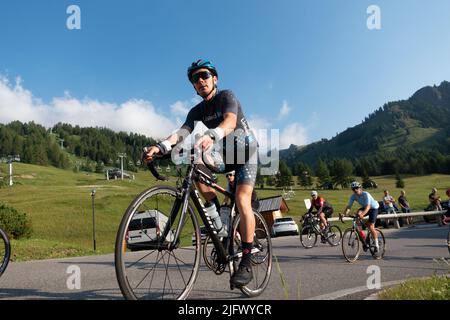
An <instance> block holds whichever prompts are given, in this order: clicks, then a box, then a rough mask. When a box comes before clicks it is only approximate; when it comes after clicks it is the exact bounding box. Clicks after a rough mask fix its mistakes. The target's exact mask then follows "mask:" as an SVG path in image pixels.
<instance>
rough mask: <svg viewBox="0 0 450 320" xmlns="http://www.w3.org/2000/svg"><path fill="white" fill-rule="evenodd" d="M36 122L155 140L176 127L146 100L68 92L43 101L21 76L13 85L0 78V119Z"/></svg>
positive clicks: (0, 120)
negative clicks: (99, 97) (97, 97)
mask: <svg viewBox="0 0 450 320" xmlns="http://www.w3.org/2000/svg"><path fill="white" fill-rule="evenodd" d="M14 120H19V121H22V122H28V121H35V122H36V123H39V124H42V125H44V126H47V127H50V126H53V125H54V124H56V123H58V122H65V123H70V124H73V125H80V126H82V127H86V126H100V127H107V128H110V129H112V130H115V131H125V132H135V133H140V134H144V135H146V136H149V137H153V138H156V139H159V138H163V137H166V136H167V135H169V134H170V133H171V132H172V131H173V130H175V129H176V128H177V124H176V121H174V120H172V119H170V118H168V117H166V116H164V115H162V114H159V113H158V112H157V111H156V108H155V107H154V105H153V104H152V103H151V102H149V101H145V100H138V99H130V100H128V101H127V102H125V103H122V104H115V103H109V102H101V101H97V100H94V99H89V98H86V99H83V100H79V99H75V98H72V97H71V96H70V95H69V93H68V92H65V93H64V96H63V97H58V98H54V99H53V100H52V101H51V103H49V104H45V103H43V102H42V101H41V100H40V99H37V98H35V97H34V96H33V94H32V93H31V92H30V91H29V90H26V89H25V88H24V87H23V86H22V82H21V80H20V78H18V79H17V80H16V83H15V84H14V85H12V84H11V83H10V82H9V81H8V80H7V79H6V78H3V77H1V78H0V122H1V123H9V122H11V121H14Z"/></svg>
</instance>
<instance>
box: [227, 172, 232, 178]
mask: <svg viewBox="0 0 450 320" xmlns="http://www.w3.org/2000/svg"><path fill="white" fill-rule="evenodd" d="M232 176H233V175H232V174H231V173H229V174H227V175H226V176H225V177H227V178H229V177H232Z"/></svg>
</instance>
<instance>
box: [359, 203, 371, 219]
mask: <svg viewBox="0 0 450 320" xmlns="http://www.w3.org/2000/svg"><path fill="white" fill-rule="evenodd" d="M369 210H370V204H369V205H367V206H366V207H365V208H364V210H363V211H362V212H361V215H362V216H363V217H364V216H365V215H366V214H367V213H368V212H369Z"/></svg>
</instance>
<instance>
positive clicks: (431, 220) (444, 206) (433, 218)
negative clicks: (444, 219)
mask: <svg viewBox="0 0 450 320" xmlns="http://www.w3.org/2000/svg"><path fill="white" fill-rule="evenodd" d="M441 206H442V210H448V209H449V208H448V206H449V200H445V201H441ZM434 210H435V208H434V206H433V205H432V204H430V205H428V207H426V208H425V209H424V211H434ZM437 217H438V216H437V215H434V216H423V220H425V222H427V223H435V222H437V219H436V218H437Z"/></svg>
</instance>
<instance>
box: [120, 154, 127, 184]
mask: <svg viewBox="0 0 450 320" xmlns="http://www.w3.org/2000/svg"><path fill="white" fill-rule="evenodd" d="M118 156H119V158H120V172H121V179H122V180H123V158H126V157H127V155H126V154H125V153H119V154H118Z"/></svg>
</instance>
